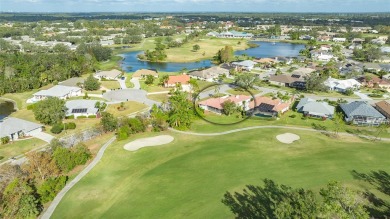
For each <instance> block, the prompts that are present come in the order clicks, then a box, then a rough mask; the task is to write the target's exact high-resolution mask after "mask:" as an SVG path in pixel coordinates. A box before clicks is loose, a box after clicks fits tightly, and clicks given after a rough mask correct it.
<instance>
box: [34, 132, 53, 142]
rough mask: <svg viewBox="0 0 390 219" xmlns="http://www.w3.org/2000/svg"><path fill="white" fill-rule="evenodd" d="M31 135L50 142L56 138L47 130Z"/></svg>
mask: <svg viewBox="0 0 390 219" xmlns="http://www.w3.org/2000/svg"><path fill="white" fill-rule="evenodd" d="M31 136H33V137H34V138H38V139H41V140H42V141H46V142H47V143H50V142H51V140H53V139H54V136H52V135H50V134H47V133H45V132H37V133H33V134H31Z"/></svg>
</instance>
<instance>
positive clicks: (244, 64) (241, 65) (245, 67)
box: [232, 60, 257, 71]
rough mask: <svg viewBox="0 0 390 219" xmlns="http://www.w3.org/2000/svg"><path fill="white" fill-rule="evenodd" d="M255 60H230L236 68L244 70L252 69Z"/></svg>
mask: <svg viewBox="0 0 390 219" xmlns="http://www.w3.org/2000/svg"><path fill="white" fill-rule="evenodd" d="M256 64H257V62H254V61H252V60H245V61H241V62H232V65H233V66H234V67H236V70H238V69H240V70H246V71H252V69H253V68H254V67H255V65H256Z"/></svg>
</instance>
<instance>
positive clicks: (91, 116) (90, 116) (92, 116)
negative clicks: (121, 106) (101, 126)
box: [88, 115, 96, 119]
mask: <svg viewBox="0 0 390 219" xmlns="http://www.w3.org/2000/svg"><path fill="white" fill-rule="evenodd" d="M88 118H91V119H93V118H96V115H89V116H88Z"/></svg>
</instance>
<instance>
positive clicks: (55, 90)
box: [27, 85, 81, 103]
mask: <svg viewBox="0 0 390 219" xmlns="http://www.w3.org/2000/svg"><path fill="white" fill-rule="evenodd" d="M80 95H81V88H79V87H70V86H63V85H56V86H54V87H52V88H49V89H47V90H41V91H38V92H36V93H35V94H33V96H34V97H33V98H31V99H28V100H27V103H34V102H37V101H40V100H44V99H46V98H48V97H57V98H59V99H62V100H65V99H67V98H70V97H76V96H80Z"/></svg>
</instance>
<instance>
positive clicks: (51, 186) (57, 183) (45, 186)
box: [37, 176, 68, 203]
mask: <svg viewBox="0 0 390 219" xmlns="http://www.w3.org/2000/svg"><path fill="white" fill-rule="evenodd" d="M67 180H68V177H67V176H59V177H57V178H49V179H47V180H46V181H45V182H44V183H42V185H41V186H39V187H38V189H37V190H38V191H37V192H38V194H39V196H40V199H41V202H42V203H47V202H49V201H52V200H53V199H54V197H56V195H57V193H58V192H59V191H61V189H62V188H64V186H65V184H66V181H67Z"/></svg>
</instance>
